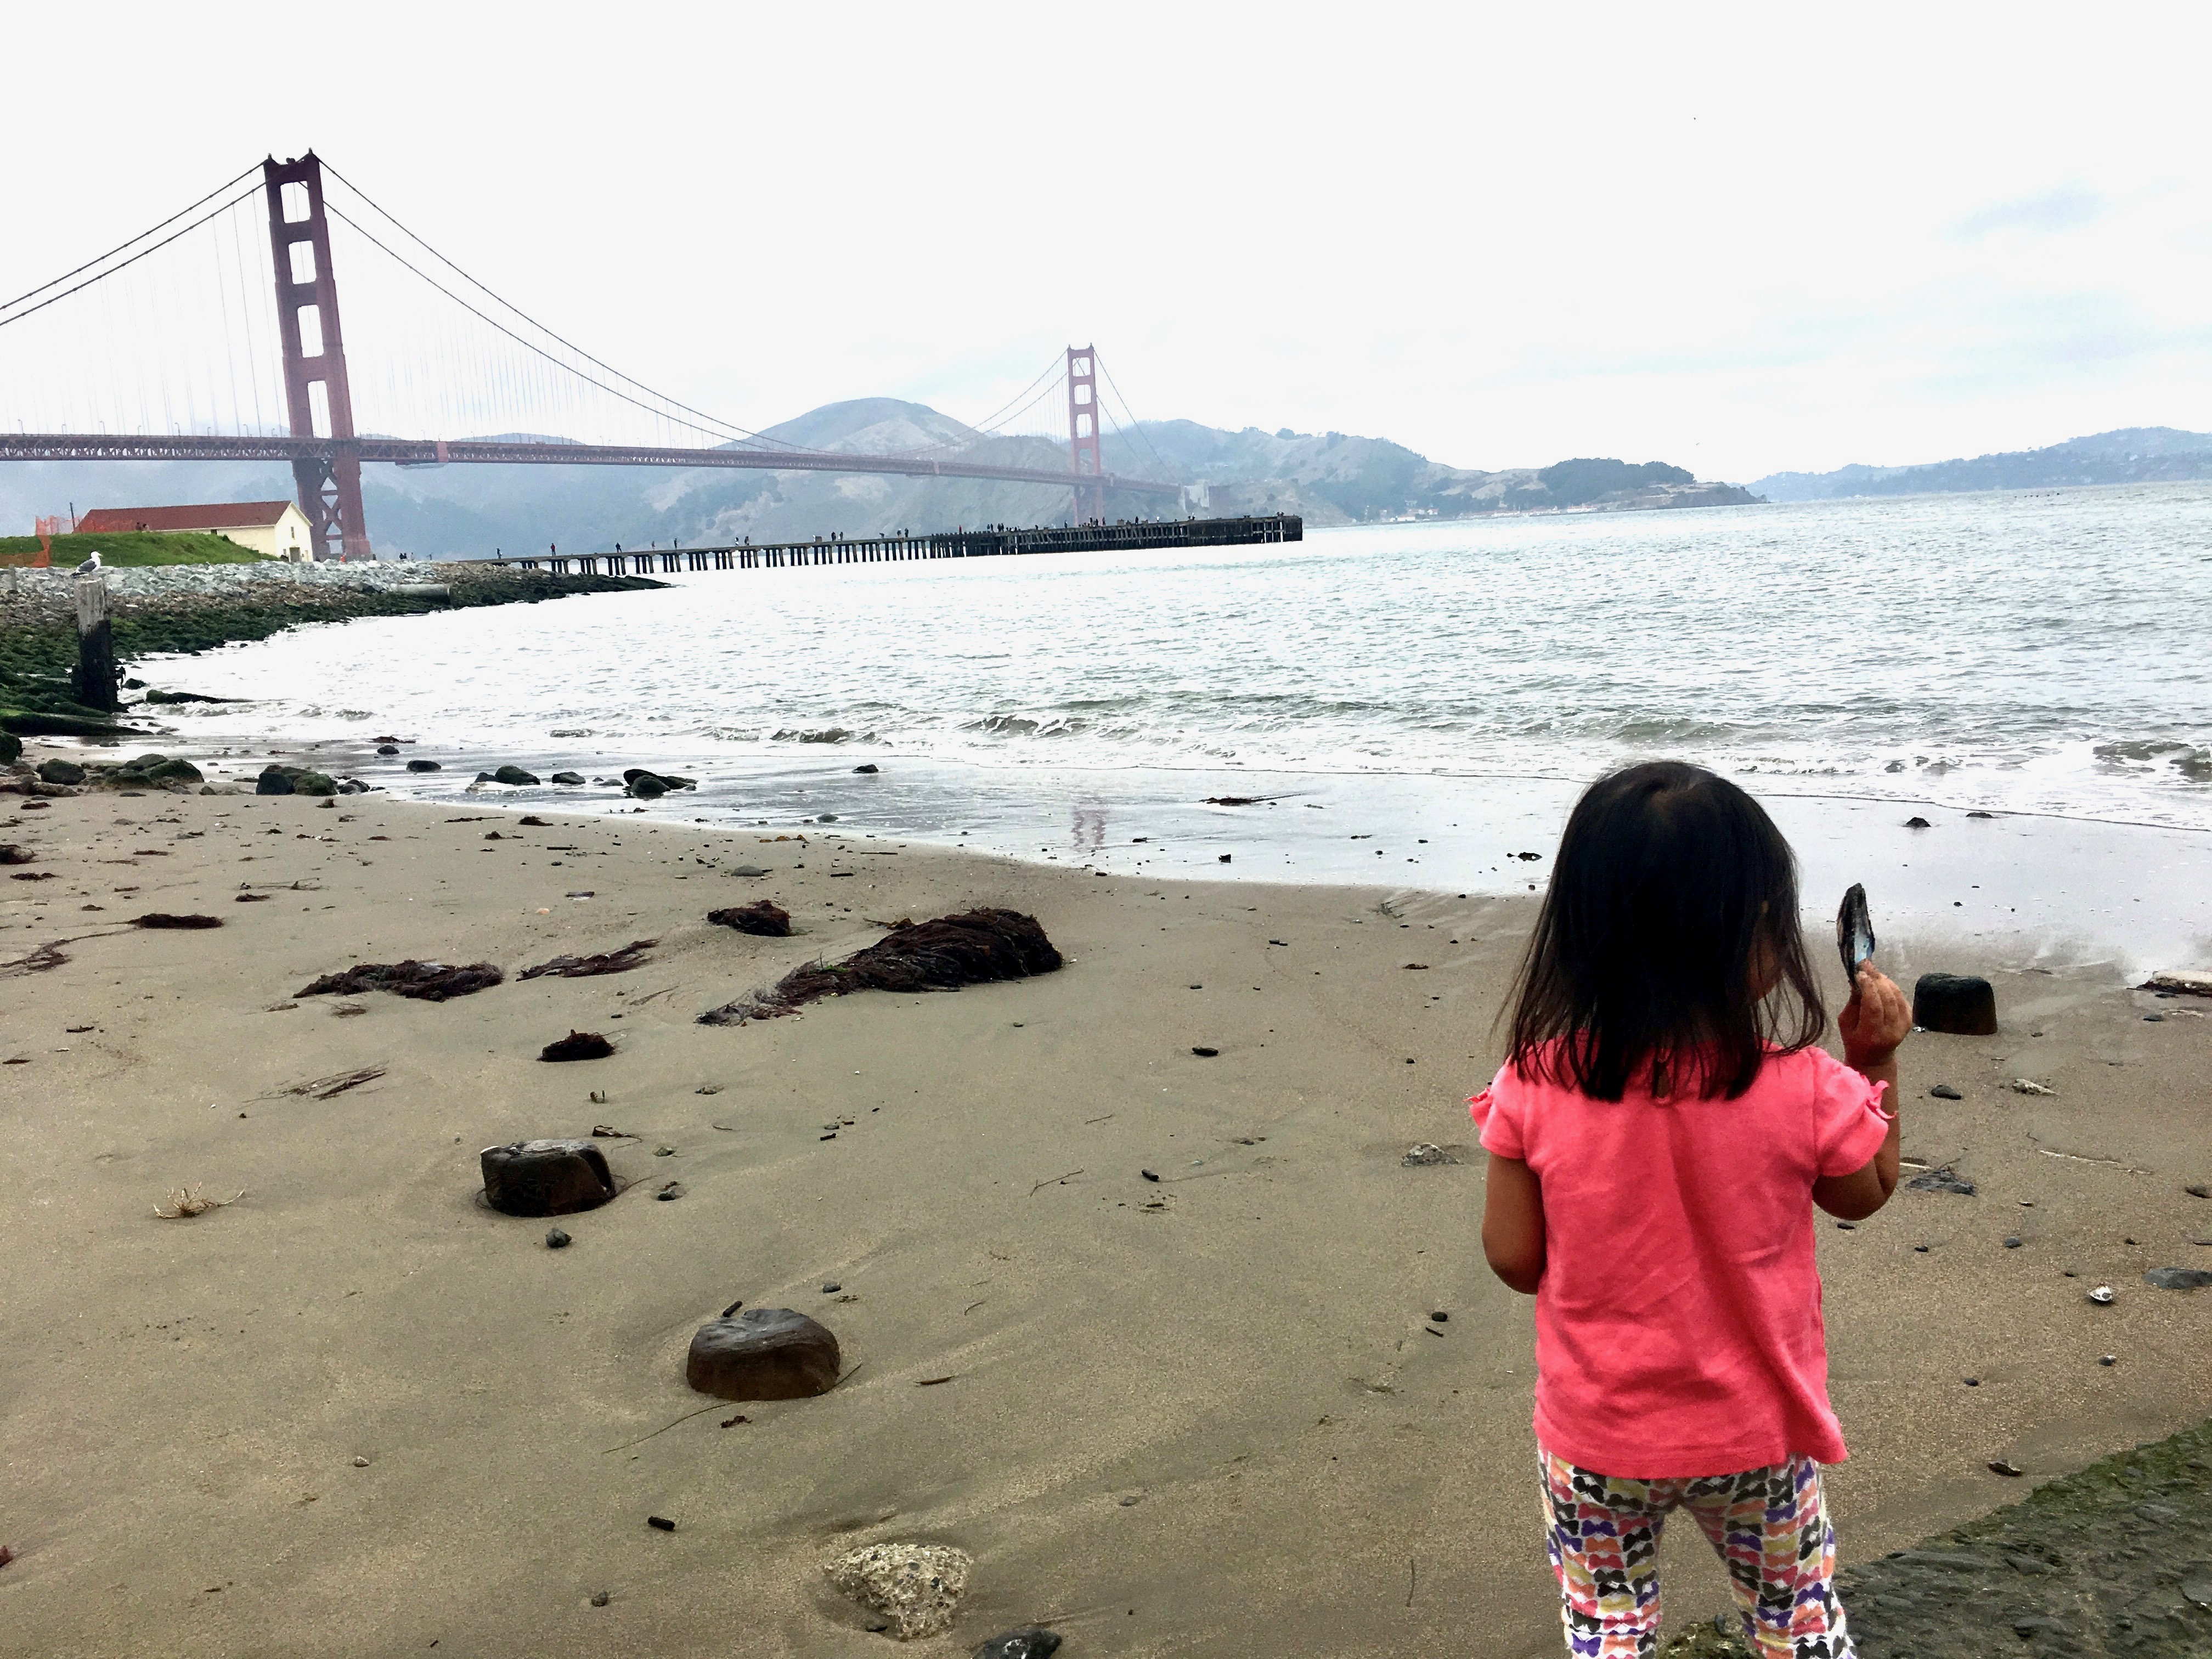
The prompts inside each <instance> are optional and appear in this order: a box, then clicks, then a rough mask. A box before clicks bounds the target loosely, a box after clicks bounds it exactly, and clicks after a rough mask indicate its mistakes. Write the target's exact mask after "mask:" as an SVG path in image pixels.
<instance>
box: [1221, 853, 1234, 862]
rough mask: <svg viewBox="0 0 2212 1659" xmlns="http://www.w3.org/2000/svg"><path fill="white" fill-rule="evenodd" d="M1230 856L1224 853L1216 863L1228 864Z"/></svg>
mask: <svg viewBox="0 0 2212 1659" xmlns="http://www.w3.org/2000/svg"><path fill="white" fill-rule="evenodd" d="M1230 858H1231V854H1227V853H1224V854H1222V855H1221V857H1220V859H1219V860H1218V862H1220V863H1223V864H1226V863H1228V862H1229V860H1230Z"/></svg>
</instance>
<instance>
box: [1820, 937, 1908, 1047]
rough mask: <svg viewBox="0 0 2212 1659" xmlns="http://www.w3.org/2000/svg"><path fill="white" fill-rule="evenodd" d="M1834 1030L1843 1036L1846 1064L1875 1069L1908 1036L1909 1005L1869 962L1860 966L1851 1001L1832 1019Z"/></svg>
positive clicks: (1884, 976)
mask: <svg viewBox="0 0 2212 1659" xmlns="http://www.w3.org/2000/svg"><path fill="white" fill-rule="evenodd" d="M1836 1029H1837V1030H1838V1032H1840V1033H1841V1034H1842V1036H1843V1039H1844V1063H1845V1064H1846V1065H1849V1066H1857V1067H1859V1068H1861V1069H1863V1068H1865V1067H1866V1066H1879V1065H1881V1063H1882V1062H1883V1061H1884V1060H1887V1059H1888V1058H1889V1057H1890V1055H1891V1054H1893V1053H1895V1052H1896V1049H1897V1045H1898V1044H1899V1043H1900V1042H1904V1041H1905V1038H1906V1037H1908V1036H1911V1034H1912V1005H1911V1003H1909V1002H1907V1001H1906V1000H1905V993H1904V992H1902V991H1900V990H1899V989H1898V988H1897V982H1896V981H1894V980H1893V979H1891V978H1890V977H1889V975H1887V974H1885V973H1883V972H1882V971H1881V969H1879V968H1877V967H1875V965H1874V963H1871V962H1864V963H1860V964H1859V976H1858V981H1857V983H1856V984H1855V985H1853V986H1852V987H1851V1000H1850V1001H1849V1002H1847V1003H1845V1004H1844V1011H1843V1012H1842V1013H1840V1014H1838V1015H1837V1016H1836Z"/></svg>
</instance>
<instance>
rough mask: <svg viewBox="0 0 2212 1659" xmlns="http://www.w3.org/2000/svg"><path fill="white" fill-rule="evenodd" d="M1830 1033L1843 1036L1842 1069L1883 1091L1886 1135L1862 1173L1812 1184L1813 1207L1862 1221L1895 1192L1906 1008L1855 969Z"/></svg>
mask: <svg viewBox="0 0 2212 1659" xmlns="http://www.w3.org/2000/svg"><path fill="white" fill-rule="evenodd" d="M1836 1029H1837V1030H1838V1031H1839V1032H1841V1033H1842V1035H1843V1039H1844V1065H1846V1066H1850V1068H1851V1069H1852V1070H1853V1071H1855V1072H1857V1073H1858V1074H1859V1075H1860V1076H1861V1077H1863V1078H1864V1079H1867V1081H1868V1082H1869V1083H1886V1084H1887V1085H1889V1133H1887V1134H1886V1135H1884V1136H1883V1137H1882V1138H1881V1146H1878V1147H1876V1148H1875V1154H1874V1156H1873V1157H1872V1158H1869V1160H1868V1161H1867V1163H1866V1164H1865V1165H1864V1166H1863V1167H1862V1168H1860V1169H1857V1170H1852V1171H1851V1172H1850V1174H1849V1175H1843V1176H1822V1177H1821V1178H1820V1180H1818V1181H1816V1182H1814V1183H1813V1201H1814V1203H1815V1204H1817V1205H1819V1206H1820V1207H1821V1208H1822V1209H1824V1210H1826V1212H1828V1213H1829V1214H1830V1215H1832V1216H1834V1217H1836V1218H1838V1219H1839V1220H1844V1221H1863V1220H1865V1219H1866V1218H1868V1217H1869V1216H1870V1215H1872V1214H1873V1213H1874V1212H1875V1211H1876V1210H1879V1209H1880V1208H1881V1206H1883V1205H1885V1204H1887V1203H1888V1202H1889V1195H1890V1194H1892V1193H1893V1192H1895V1191H1896V1190H1897V1161H1898V1143H1899V1132H1898V1110H1897V1047H1898V1044H1899V1043H1901V1042H1904V1041H1905V1038H1906V1037H1907V1036H1911V1032H1912V1007H1911V1004H1910V1003H1908V1002H1906V1001H1905V993H1904V992H1902V991H1900V990H1899V989H1898V988H1897V985H1896V982H1895V981H1893V980H1892V979H1890V978H1889V976H1888V975H1886V974H1884V973H1882V972H1881V969H1877V968H1876V967H1875V965H1874V964H1873V963H1870V962H1869V963H1865V964H1863V966H1862V967H1861V968H1860V969H1859V977H1858V982H1857V984H1856V985H1854V986H1853V987H1851V1000H1850V1003H1849V1004H1848V1005H1847V1006H1845V1007H1844V1012H1842V1013H1841V1014H1839V1015H1838V1016H1837V1017H1836Z"/></svg>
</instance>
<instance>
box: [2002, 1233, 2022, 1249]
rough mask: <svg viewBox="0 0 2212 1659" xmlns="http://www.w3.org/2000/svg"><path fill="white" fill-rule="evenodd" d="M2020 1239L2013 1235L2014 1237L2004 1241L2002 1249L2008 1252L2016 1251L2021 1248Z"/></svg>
mask: <svg viewBox="0 0 2212 1659" xmlns="http://www.w3.org/2000/svg"><path fill="white" fill-rule="evenodd" d="M2004 1247H2005V1249H2008V1250H2016V1249H2019V1248H2020V1247H2021V1239H2020V1238H2019V1237H2018V1236H2017V1235H2015V1237H2011V1238H2008V1239H2007V1240H2005V1242H2004Z"/></svg>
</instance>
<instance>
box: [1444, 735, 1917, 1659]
mask: <svg viewBox="0 0 2212 1659" xmlns="http://www.w3.org/2000/svg"><path fill="white" fill-rule="evenodd" d="M1837 1025H1838V1030H1839V1031H1840V1033H1841V1035H1842V1037H1843V1044H1844V1059H1843V1060H1842V1062H1840V1063H1838V1061H1837V1060H1833V1059H1832V1058H1831V1057H1830V1056H1829V1055H1828V1054H1827V1053H1826V1051H1825V1050H1823V1049H1821V1048H1818V1047H1816V1046H1814V1045H1815V1044H1817V1043H1818V1042H1819V1041H1820V1036H1822V1034H1823V1032H1824V1031H1825V1030H1826V1026H1827V1017H1826V1013H1825V1012H1823V1010H1822V1008H1821V1005H1820V991H1819V989H1818V987H1816V985H1815V984H1814V977H1813V969H1812V965H1811V963H1809V962H1808V960H1807V959H1806V954H1805V941H1804V939H1803V936H1802V933H1800V931H1799V928H1798V922H1797V877H1796V864H1795V860H1793V859H1792V857H1791V855H1790V845H1789V843H1788V842H1785V841H1784V840H1783V838H1782V836H1781V834H1780V832H1779V831H1778V830H1777V829H1775V827H1774V825H1773V823H1771V822H1770V821H1769V819H1768V818H1767V816H1766V814H1765V812H1764V811H1760V810H1759V805H1758V804H1757V803H1756V802H1754V801H1753V799H1751V797H1750V796H1748V795H1747V794H1745V793H1743V791H1742V790H1741V789H1739V788H1737V787H1735V785H1733V784H1731V783H1729V782H1726V781H1723V780H1722V779H1720V778H1717V777H1716V776H1714V775H1712V774H1711V773H1710V772H1707V771H1705V770H1703V769H1699V768H1698V767H1694V766H1686V765H1683V764H1680V763H1675V762H1655V763H1650V764H1646V765H1640V766H1632V767H1629V768H1627V769H1625V770H1623V771H1620V772H1616V773H1614V774H1613V775H1611V776H1610V777H1606V778H1601V779H1600V780H1599V781H1597V782H1596V783H1595V784H1593V785H1591V786H1590V787H1589V790H1588V792H1587V793H1584V794H1583V798H1582V799H1581V800H1579V801H1578V802H1577V803H1576V805H1575V810H1574V811H1573V813H1572V814H1571V816H1570V817H1569V818H1568V820H1567V828H1566V833H1565V835H1564V836H1562V837H1561V838H1560V841H1559V859H1558V863H1557V866H1556V867H1555V868H1554V871H1553V877H1552V884H1551V890H1550V891H1549V892H1548V893H1547V895H1546V896H1545V899H1544V905H1543V909H1542V912H1541V915H1539V917H1538V919H1537V922H1536V932H1535V935H1534V938H1533V939H1531V940H1530V942H1529V946H1528V955H1527V957H1526V958H1525V959H1524V961H1523V962H1522V967H1521V972H1520V976H1519V981H1518V985H1517V1000H1516V1003H1515V1006H1514V1010H1513V1021H1512V1046H1511V1048H1510V1052H1509V1053H1508V1054H1507V1057H1506V1060H1505V1064H1504V1067H1503V1068H1502V1069H1501V1070H1500V1071H1499V1072H1498V1077H1497V1080H1496V1081H1495V1082H1493V1083H1492V1085H1490V1087H1489V1088H1488V1089H1487V1090H1486V1091H1483V1093H1481V1094H1480V1095H1478V1096H1477V1097H1475V1099H1474V1103H1473V1105H1474V1117H1475V1121H1477V1122H1478V1123H1479V1124H1480V1126H1481V1132H1482V1144H1483V1146H1484V1147H1485V1148H1486V1150H1487V1151H1488V1152H1489V1154H1490V1166H1489V1177H1488V1180H1489V1186H1488V1194H1487V1197H1486V1203H1485V1207H1484V1210H1483V1217H1482V1247H1483V1253H1484V1255H1486V1257H1487V1258H1488V1259H1489V1262H1490V1266H1491V1269H1492V1271H1493V1272H1494V1273H1497V1275H1498V1277H1499V1278H1500V1279H1504V1281H1505V1282H1506V1283H1507V1284H1508V1285H1511V1286H1512V1287H1513V1288H1514V1289H1515V1290H1516V1291H1522V1292H1523V1293H1524V1294H1534V1297H1535V1298H1536V1440H1537V1454H1538V1459H1539V1462H1540V1463H1541V1468H1542V1472H1543V1480H1544V1491H1545V1504H1546V1509H1545V1518H1546V1524H1547V1528H1548V1529H1549V1530H1548V1549H1549V1553H1550V1555H1551V1559H1552V1568H1553V1572H1554V1573H1555V1574H1556V1575H1557V1577H1558V1578H1559V1593H1560V1596H1561V1600H1562V1603H1563V1607H1562V1611H1563V1613H1564V1616H1565V1621H1566V1634H1567V1648H1568V1650H1569V1651H1570V1652H1571V1653H1574V1654H1577V1655H1584V1656H1598V1659H1616V1656H1618V1659H1628V1656H1636V1659H1649V1656H1651V1655H1653V1654H1655V1653H1656V1651H1657V1650H1658V1640H1659V1567H1658V1551H1659V1536H1660V1532H1661V1530H1662V1528H1663V1527H1664V1525H1665V1524H1666V1519H1667V1516H1668V1515H1669V1514H1671V1513H1672V1512H1673V1511H1674V1510H1677V1509H1686V1510H1688V1511H1689V1512H1690V1514H1691V1516H1692V1517H1693V1518H1694V1519H1695V1520H1696V1522H1697V1523H1698V1525H1699V1527H1700V1528H1703V1529H1704V1531H1705V1536H1706V1537H1707V1538H1708V1539H1709V1540H1711V1542H1712V1545H1713V1547H1714V1548H1715V1549H1717V1550H1718V1551H1719V1552H1720V1553H1721V1556H1722V1559H1723V1561H1724V1562H1725V1563H1726V1564H1727V1567H1728V1572H1729V1581H1730V1584H1731V1587H1732V1588H1733V1589H1734V1591H1735V1599H1736V1602H1737V1605H1738V1607H1739V1608H1740V1609H1741V1614H1742V1618H1743V1623H1744V1628H1745V1630H1746V1632H1747V1634H1748V1635H1749V1637H1750V1638H1751V1639H1752V1641H1753V1644H1754V1645H1755V1647H1756V1648H1757V1650H1758V1651H1759V1653H1760V1654H1761V1655H1762V1656H1772V1659H1784V1656H1786V1659H1851V1654H1852V1648H1851V1640H1850V1634H1849V1632H1848V1631H1847V1630H1846V1628H1845V1626H1844V1610H1843V1607H1842V1606H1841V1605H1840V1604H1839V1603H1838V1601H1837V1599H1836V1593H1835V1589H1834V1583H1833V1579H1834V1574H1835V1559H1836V1550H1835V1534H1834V1533H1833V1531H1832V1529H1831V1528H1830V1527H1829V1525H1828V1518H1827V1511H1826V1506H1825V1505H1824V1504H1823V1502H1822V1499H1821V1494H1820V1465H1821V1464H1823V1463H1833V1462H1839V1461H1841V1459H1842V1458H1843V1456H1844V1442H1843V1436H1842V1434H1841V1432H1840V1431H1839V1430H1838V1425H1837V1422H1836V1414H1835V1412H1834V1411H1833V1409H1832V1407H1830V1406H1829V1404H1828V1389H1827V1373H1828V1355H1827V1346H1826V1337H1825V1334H1824V1333H1823V1331H1822V1329H1821V1324H1820V1275H1819V1273H1818V1272H1817V1271H1816V1270H1815V1268H1814V1261H1813V1206H1814V1205H1815V1204H1817V1205H1819V1206H1820V1207H1821V1208H1822V1209H1824V1210H1826V1211H1827V1212H1828V1213H1829V1214H1831V1215H1834V1216H1839V1217H1842V1218H1844V1219H1846V1220H1857V1219H1859V1218H1863V1217H1865V1216H1869V1215H1872V1214H1873V1213H1874V1212H1875V1211H1876V1210H1879V1209H1880V1208H1881V1206H1882V1205H1883V1204H1884V1203H1886V1202H1887V1200H1888V1198H1889V1195H1890V1194H1891V1192H1892V1191H1893V1189H1894V1188H1895V1187H1896V1185H1897V1158H1898V1127H1897V1114H1896V1112H1895V1111H1894V1110H1893V1109H1890V1108H1889V1107H1887V1106H1886V1105H1885V1103H1884V1099H1883V1097H1884V1095H1885V1094H1887V1095H1888V1096H1889V1097H1890V1099H1891V1101H1892V1102H1893V1101H1894V1099H1895V1096H1896V1087H1897V1062H1896V1060H1895V1059H1894V1054H1895V1052H1896V1049H1897V1046H1898V1044H1899V1043H1900V1042H1903V1041H1904V1040H1905V1036H1906V1034H1907V1033H1908V1032H1910V1031H1911V1029H1912V1019H1911V1012H1910V1011H1909V1010H1908V1009H1907V1007H1906V1006H1905V998H1904V995H1903V994H1902V993H1900V992H1899V990H1898V988H1897V987H1896V986H1895V985H1894V984H1893V983H1892V982H1891V981H1889V980H1888V979H1887V978H1885V977H1884V976H1883V975H1881V974H1880V973H1879V972H1877V971H1876V970H1875V969H1874V968H1873V967H1872V966H1871V965H1869V966H1866V967H1863V968H1862V969H1860V970H1859V975H1858V982H1857V984H1856V985H1855V986H1854V987H1852V991H1851V998H1850V1005H1849V1006H1847V1007H1845V1008H1844V1011H1843V1013H1842V1015H1841V1016H1840V1018H1838V1021H1837Z"/></svg>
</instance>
